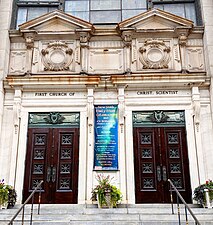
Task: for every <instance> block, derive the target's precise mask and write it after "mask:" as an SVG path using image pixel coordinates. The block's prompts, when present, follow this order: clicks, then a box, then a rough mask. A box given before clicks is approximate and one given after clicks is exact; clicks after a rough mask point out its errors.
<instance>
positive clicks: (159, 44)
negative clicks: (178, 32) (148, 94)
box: [139, 39, 171, 69]
mask: <svg viewBox="0 0 213 225" xmlns="http://www.w3.org/2000/svg"><path fill="white" fill-rule="evenodd" d="M139 52H140V55H139V60H140V62H141V63H142V65H143V69H167V68H168V63H169V61H170V58H171V57H170V52H171V49H170V47H169V46H166V44H165V43H164V41H161V40H155V39H149V40H145V42H144V45H143V46H142V47H140V48H139Z"/></svg>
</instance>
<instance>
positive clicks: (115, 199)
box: [91, 174, 122, 208]
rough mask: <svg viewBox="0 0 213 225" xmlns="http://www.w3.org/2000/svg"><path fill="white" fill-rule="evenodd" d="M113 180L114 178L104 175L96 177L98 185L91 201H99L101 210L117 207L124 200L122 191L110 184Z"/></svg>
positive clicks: (93, 190) (94, 189)
mask: <svg viewBox="0 0 213 225" xmlns="http://www.w3.org/2000/svg"><path fill="white" fill-rule="evenodd" d="M112 179H113V178H110V176H109V175H107V176H105V175H104V174H99V175H97V176H96V180H97V181H98V185H96V186H95V188H93V189H92V197H91V200H92V201H97V200H98V202H99V204H100V207H101V208H102V207H109V208H111V207H117V204H119V203H120V202H121V200H122V193H121V191H120V189H118V188H117V187H116V186H115V185H112V184H111V183H110V182H111V181H112ZM109 201H110V202H109Z"/></svg>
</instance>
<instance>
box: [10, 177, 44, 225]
mask: <svg viewBox="0 0 213 225" xmlns="http://www.w3.org/2000/svg"><path fill="white" fill-rule="evenodd" d="M43 182H44V181H43V180H42V181H41V182H40V183H39V184H38V185H37V186H36V188H35V189H34V190H33V192H32V193H31V194H30V196H29V197H28V198H27V200H26V201H25V202H24V203H23V205H22V206H21V208H20V209H19V210H18V211H17V212H16V214H15V215H14V216H13V218H12V219H11V220H10V222H9V223H8V225H12V224H13V222H14V220H15V219H16V217H17V216H18V215H19V213H20V212H21V210H23V212H22V225H23V224H24V207H25V205H26V204H27V203H28V202H29V201H30V199H32V205H31V217H30V224H32V216H33V204H34V202H33V201H34V195H35V193H36V191H37V190H38V189H40V190H39V191H40V192H39V199H38V214H39V213H40V204H41V185H42V183H43Z"/></svg>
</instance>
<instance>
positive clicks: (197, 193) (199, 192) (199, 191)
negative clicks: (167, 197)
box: [193, 180, 213, 205]
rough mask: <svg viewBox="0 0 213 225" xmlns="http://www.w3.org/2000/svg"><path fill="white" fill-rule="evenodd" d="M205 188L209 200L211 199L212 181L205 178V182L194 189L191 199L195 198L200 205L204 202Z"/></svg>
mask: <svg viewBox="0 0 213 225" xmlns="http://www.w3.org/2000/svg"><path fill="white" fill-rule="evenodd" d="M205 189H208V191H209V198H210V201H213V181H212V180H207V181H206V183H205V184H201V185H199V186H198V187H196V188H195V190H194V194H193V199H194V200H196V201H197V202H198V203H199V204H201V205H205V204H206V195H205V191H204V190H205Z"/></svg>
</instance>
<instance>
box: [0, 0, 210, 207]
mask: <svg viewBox="0 0 213 225" xmlns="http://www.w3.org/2000/svg"><path fill="white" fill-rule="evenodd" d="M4 2H6V1H2V2H1V4H3V5H4V8H3V7H2V8H1V10H2V12H3V14H1V15H7V18H8V21H7V22H8V24H9V21H10V19H9V18H11V8H12V5H6V3H4ZM202 6H203V11H204V10H206V12H207V13H206V15H203V17H204V21H205V26H204V27H203V26H195V25H194V23H193V22H192V21H191V20H188V19H185V18H182V17H179V16H176V15H174V14H171V13H169V12H166V11H163V10H160V9H151V10H148V11H146V12H144V13H141V14H138V15H136V16H134V17H131V18H129V19H127V20H124V21H122V22H120V23H118V24H117V25H115V26H100V25H99V26H96V25H94V24H92V23H89V22H87V21H84V20H82V19H79V18H77V17H74V16H72V15H69V14H66V13H64V12H62V11H60V10H55V11H53V12H50V13H47V14H44V15H42V16H39V17H37V18H35V19H32V20H30V21H27V22H25V23H23V24H21V25H20V26H19V29H18V30H9V32H8V24H4V23H3V24H2V25H1V26H2V31H1V37H2V38H1V39H2V41H1V43H0V53H1V59H2V61H1V63H0V73H1V74H0V76H1V91H0V95H1V96H0V98H1V100H0V101H1V106H0V116H1V121H0V125H1V126H0V128H1V132H0V135H1V136H0V137H1V138H0V178H4V179H5V180H6V182H8V183H10V184H11V185H13V186H15V188H16V190H17V192H18V201H19V202H21V201H23V200H24V199H26V198H27V196H28V195H29V193H30V192H31V191H32V190H33V188H35V186H36V185H37V184H38V183H39V182H40V181H41V180H44V181H45V182H44V185H43V187H42V189H43V200H42V201H43V203H70V204H71V203H75V204H76V203H77V204H85V203H91V200H90V198H91V190H92V188H93V187H94V185H95V184H96V176H97V174H102V173H103V174H106V175H110V176H112V177H113V182H114V184H115V185H116V186H117V187H119V188H120V189H121V192H122V194H123V203H129V204H135V203H157V202H160V203H163V202H169V199H168V196H169V190H168V183H167V179H168V178H170V179H171V180H172V181H173V183H174V184H175V185H176V187H177V188H178V189H179V190H180V192H181V193H182V195H183V196H184V197H185V199H186V200H187V201H188V202H191V201H192V192H193V190H194V188H195V187H196V186H198V185H199V184H200V183H203V182H205V180H207V179H212V178H213V172H212V171H213V166H212V160H213V149H212V146H213V139H212V135H213V130H212V125H213V122H212V94H211V76H212V66H211V55H212V53H211V48H212V46H211V40H210V36H211V31H210V30H211V27H212V24H211V23H210V22H209V21H211V19H210V18H211V15H210V9H211V10H213V5H212V3H210V1H202ZM209 6H210V7H209ZM208 16H209V17H208ZM7 32H8V33H7ZM109 108H110V109H109ZM107 110H108V111H107ZM112 110H115V112H114V111H113V113H115V114H113V115H114V116H115V117H116V122H115V124H116V130H115V131H116V135H115V134H114V133H112V131H111V130H108V135H106V126H107V124H108V122H109V121H108V114H107V113H108V112H109V113H110V112H112ZM99 112H100V113H102V117H101V118H102V119H103V121H102V122H101V121H100V120H98V119H97V118H98V116H99V115H100V114H98V113H99ZM104 119H105V120H104ZM98 126H99V127H100V126H104V128H103V127H102V128H103V129H102V130H101V131H100V132H105V133H104V135H103V134H98V132H99V131H98V129H97V128H98ZM113 128H115V127H113ZM107 129H108V128H107ZM101 135H103V137H104V138H108V137H110V138H111V139H110V143H111V144H112V145H109V146H110V147H106V146H104V147H106V148H107V150H103V148H104V147H103V145H102V144H101V143H99V142H98V141H97V139H98V137H100V136H101ZM113 138H114V139H113ZM113 144H114V145H113ZM98 146H99V147H98ZM100 146H101V147H100ZM112 146H113V147H112ZM115 146H116V147H115ZM114 165H115V166H114ZM165 193H166V194H165ZM167 194H168V195H167Z"/></svg>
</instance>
